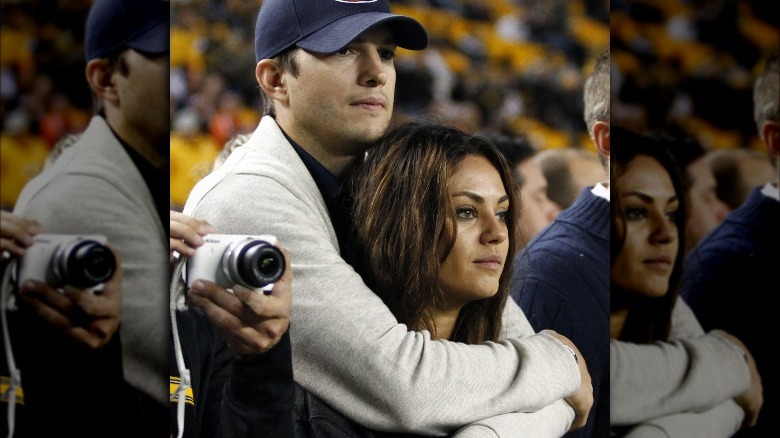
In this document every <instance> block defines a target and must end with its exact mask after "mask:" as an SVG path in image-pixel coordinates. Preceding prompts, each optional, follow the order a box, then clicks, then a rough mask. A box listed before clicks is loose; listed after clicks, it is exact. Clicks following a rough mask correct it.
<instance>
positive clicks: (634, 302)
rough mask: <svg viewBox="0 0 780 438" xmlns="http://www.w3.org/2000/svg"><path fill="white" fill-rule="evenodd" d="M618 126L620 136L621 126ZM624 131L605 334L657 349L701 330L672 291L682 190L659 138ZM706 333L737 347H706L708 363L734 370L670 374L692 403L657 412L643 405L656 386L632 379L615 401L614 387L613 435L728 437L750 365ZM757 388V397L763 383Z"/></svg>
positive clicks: (616, 163) (652, 365)
mask: <svg viewBox="0 0 780 438" xmlns="http://www.w3.org/2000/svg"><path fill="white" fill-rule="evenodd" d="M615 132H616V137H615V140H618V137H620V136H621V133H622V132H623V131H620V130H619V129H616V130H615ZM626 135H627V138H621V139H620V141H615V144H616V145H620V146H621V147H615V148H613V150H612V160H613V162H612V173H613V174H612V179H611V181H612V182H611V191H612V194H611V198H612V202H613V206H612V222H611V224H612V232H611V235H612V238H611V241H610V243H611V252H612V263H611V271H610V277H611V284H610V288H611V289H610V291H611V299H610V337H611V338H612V339H613V340H615V341H623V342H627V343H631V344H653V343H654V344H653V345H654V348H659V349H660V348H661V345H662V344H659V343H658V342H659V341H661V342H667V341H675V340H678V339H694V338H700V337H702V336H705V334H704V331H703V330H702V328H701V326H700V325H699V324H698V322H697V321H696V319H695V317H694V316H693V314H692V312H691V311H690V309H689V308H688V306H687V305H686V304H685V303H684V302H683V301H682V300H681V299H679V298H678V291H677V289H678V284H679V282H680V278H681V275H682V261H683V251H684V247H683V245H681V244H680V241H681V237H683V236H684V234H683V232H684V231H683V230H684V229H685V218H686V216H685V215H686V200H685V198H684V193H685V191H684V188H683V182H682V181H683V179H682V177H681V174H680V171H679V169H678V167H677V165H676V163H675V161H674V159H673V158H672V157H671V155H670V154H669V152H668V150H667V149H665V146H664V144H663V143H661V142H659V141H656V140H652V139H651V138H649V137H641V136H636V135H630V134H626ZM629 140H630V141H629ZM707 336H717V337H719V340H718V341H717V342H721V343H722V341H723V340H728V341H731V342H733V344H729V345H731V346H732V347H737V348H731V349H725V350H721V351H720V352H716V351H715V350H711V352H710V353H709V354H713V352H714V353H715V355H714V356H713V357H712V361H713V362H718V363H723V364H724V367H723V370H728V369H730V368H727V366H728V364H732V365H733V366H734V367H736V368H731V369H732V370H734V369H736V371H734V372H720V373H717V375H716V376H711V377H713V378H716V379H717V380H718V381H719V383H720V385H717V386H718V388H713V387H708V385H705V384H701V383H702V382H703V381H700V382H699V384H697V383H696V382H695V379H692V378H689V377H690V376H681V377H680V378H679V379H674V378H670V381H673V382H677V384H678V385H679V387H677V388H676V391H677V392H679V393H683V394H685V398H686V399H687V400H688V401H689V402H690V403H689V406H679V407H675V408H674V409H676V410H672V411H671V412H664V413H663V414H661V415H659V416H654V415H655V413H656V412H657V411H654V410H653V409H649V408H647V407H646V406H644V405H643V402H644V401H643V397H652V395H653V392H654V391H655V390H656V388H652V387H650V388H642V386H641V385H642V382H634V383H635V385H636V386H635V388H634V391H633V392H632V393H633V396H632V398H631V399H628V400H623V399H621V400H620V401H618V400H616V397H615V393H616V391H617V389H616V388H614V387H613V388H612V400H611V402H612V408H611V417H612V426H613V428H612V429H613V432H614V435H616V436H619V435H622V434H626V433H628V435H627V436H647V435H645V434H646V433H648V432H650V431H653V430H655V431H656V433H657V431H658V430H659V429H661V430H664V431H665V432H666V433H667V434H668V436H731V435H732V434H733V433H734V432H736V430H737V429H739V427H740V423H741V422H742V419H743V417H744V415H745V412H744V411H743V409H742V408H741V407H740V406H743V407H745V411H748V413H750V409H751V408H750V404H751V403H755V401H756V399H755V397H756V396H757V395H756V391H755V390H756V388H755V386H753V387H752V389H751V388H747V389H746V387H747V383H748V380H750V379H749V377H750V376H749V375H748V372H749V369H750V368H751V367H750V366H745V363H744V361H742V360H740V359H742V357H740V356H741V355H742V354H743V353H744V354H746V355H748V356H746V358H747V359H749V360H752V359H750V358H749V353H747V352H743V351H742V348H744V345H742V344H741V342H739V340H737V339H736V338H733V337H732V336H730V335H728V334H726V333H724V332H721V333H712V334H710V335H707ZM613 345H616V344H615V343H614V342H613ZM624 351H625V350H624ZM724 353H725V354H724ZM613 354H614V353H613ZM705 354H707V353H705ZM614 357H615V356H614V355H613V358H614ZM622 359H623V360H626V361H627V362H628V361H629V360H627V359H625V358H622ZM664 359H666V358H664ZM612 366H613V367H615V366H616V365H615V363H613V364H612ZM645 366H646V367H648V370H650V369H654V370H653V371H652V372H653V373H656V374H657V371H658V370H657V368H659V367H661V368H662V367H663V366H664V363H663V362H659V361H656V362H652V361H651V362H649V363H647V364H646V365H645ZM752 369H753V370H754V369H755V367H754V366H753V367H752ZM689 371H690V370H689ZM613 372H614V370H613ZM753 383H755V379H754V380H753ZM759 387H760V384H759ZM726 388H731V389H730V390H729V389H726ZM729 391H730V392H729ZM758 392H759V395H760V389H759V390H758ZM679 395H680V394H678V395H676V396H677V397H679ZM732 398H734V400H732ZM735 401H736V403H735ZM738 403H739V404H738ZM759 405H760V403H759Z"/></svg>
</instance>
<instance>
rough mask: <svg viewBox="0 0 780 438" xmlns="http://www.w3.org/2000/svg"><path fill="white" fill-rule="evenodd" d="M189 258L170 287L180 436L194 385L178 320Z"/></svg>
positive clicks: (182, 305) (182, 264)
mask: <svg viewBox="0 0 780 438" xmlns="http://www.w3.org/2000/svg"><path fill="white" fill-rule="evenodd" d="M186 260H187V258H186V257H184V256H182V257H181V259H180V260H179V262H178V263H177V264H176V268H174V271H173V275H172V276H171V288H170V310H171V330H172V332H173V348H174V351H175V354H176V367H177V368H178V370H179V387H178V388H176V392H175V393H174V395H172V396H171V397H176V400H177V401H176V422H177V426H178V429H179V433H178V435H177V437H178V438H181V437H182V434H184V408H185V404H186V401H187V390H188V389H190V388H191V387H192V380H191V376H190V370H189V369H187V365H186V364H185V363H184V353H183V352H182V349H181V340H180V339H179V326H178V324H177V322H176V311H177V310H182V311H184V310H186V309H187V307H186V305H185V304H184V298H185V297H184V285H183V284H182V283H181V282H180V281H179V280H180V277H181V271H182V266H184V264H185V263H186Z"/></svg>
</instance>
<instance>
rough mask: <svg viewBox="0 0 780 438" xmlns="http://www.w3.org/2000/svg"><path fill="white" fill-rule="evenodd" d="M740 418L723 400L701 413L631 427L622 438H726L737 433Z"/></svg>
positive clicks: (734, 407)
mask: <svg viewBox="0 0 780 438" xmlns="http://www.w3.org/2000/svg"><path fill="white" fill-rule="evenodd" d="M743 415H744V412H743V411H742V409H741V408H740V407H739V406H738V405H737V404H736V403H735V402H734V401H733V400H727V401H725V402H723V403H721V404H719V405H717V406H715V407H714V408H712V409H709V410H706V411H704V412H696V413H694V412H686V413H682V414H673V415H667V416H664V417H660V418H655V419H653V420H649V421H647V422H644V423H642V424H640V425H638V426H636V427H634V428H632V429H631V430H630V431H629V432H628V433H627V434H626V435H624V436H623V438H669V437H686V436H706V437H711V438H719V437H722V438H727V437H730V436H733V435H734V433H736V432H737V430H739V428H740V423H741V422H742V417H743Z"/></svg>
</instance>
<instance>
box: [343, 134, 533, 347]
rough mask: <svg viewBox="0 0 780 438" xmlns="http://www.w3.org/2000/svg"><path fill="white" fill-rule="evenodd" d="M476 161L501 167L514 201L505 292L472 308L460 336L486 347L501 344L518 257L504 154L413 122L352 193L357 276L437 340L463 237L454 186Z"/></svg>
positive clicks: (372, 161) (375, 158) (374, 155)
mask: <svg viewBox="0 0 780 438" xmlns="http://www.w3.org/2000/svg"><path fill="white" fill-rule="evenodd" d="M471 155H476V156H481V157H485V158H486V159H487V160H488V161H490V163H492V164H493V166H494V167H495V168H496V170H497V171H498V173H499V175H500V176H501V181H502V183H503V185H504V189H505V190H506V192H507V195H508V196H509V199H510V204H509V209H508V211H507V224H508V226H507V230H508V236H509V253H508V254H507V258H506V262H505V264H504V269H503V271H502V273H501V277H500V280H499V290H498V291H497V293H496V295H494V296H493V297H491V298H487V299H482V300H477V301H473V302H471V303H469V304H467V305H466V306H464V307H463V308H462V309H461V311H460V314H459V316H458V320H457V323H456V326H455V330H454V333H453V340H456V341H461V342H468V343H479V342H483V341H488V340H493V341H495V340H498V338H499V335H500V332H501V316H502V312H503V309H504V305H505V304H506V300H507V295H508V285H509V279H510V276H511V272H512V260H513V258H514V253H515V251H514V248H515V234H514V229H515V227H514V226H513V225H512V224H514V223H515V221H516V220H517V210H518V209H517V207H518V206H517V202H516V199H517V193H516V188H515V185H514V183H512V177H511V172H510V170H509V166H508V165H507V163H506V160H505V159H504V157H503V155H502V154H501V152H499V150H498V149H497V148H496V147H495V146H494V145H493V144H491V143H490V142H489V141H487V140H486V139H484V138H482V137H478V136H475V135H470V134H467V133H465V132H462V131H460V130H458V129H456V128H454V127H451V126H447V125H443V124H437V123H425V122H409V123H405V124H402V125H399V126H397V127H395V128H393V129H391V130H390V131H388V133H387V134H385V136H384V137H382V138H381V139H379V140H378V141H377V143H376V144H375V145H374V147H372V148H371V149H370V152H369V153H368V155H367V157H366V159H365V160H364V161H363V162H362V163H360V164H359V165H358V166H357V168H356V169H355V172H354V173H353V175H352V178H351V180H350V184H349V187H350V190H351V193H352V196H353V214H354V235H353V238H354V240H355V243H356V245H354V246H355V247H356V248H358V252H357V257H356V259H357V260H356V264H355V265H356V269H357V270H358V272H359V273H360V274H361V275H362V276H363V279H364V281H365V282H366V284H367V285H368V286H369V287H371V289H372V290H373V291H374V292H375V293H376V294H377V295H378V296H379V297H380V298H382V300H383V301H384V302H385V303H386V304H387V306H388V307H389V308H390V310H391V311H392V312H393V314H394V315H395V316H396V318H398V320H399V322H401V323H404V324H407V325H408V326H409V328H410V329H411V330H428V331H430V332H431V334H432V335H433V336H434V337H435V336H436V327H435V326H434V323H433V320H432V317H431V313H430V309H432V308H434V307H436V306H437V305H438V304H440V303H442V302H443V300H444V298H445V297H444V293H443V292H442V291H441V289H440V288H439V286H438V278H439V270H440V268H441V264H442V263H443V262H444V260H445V259H446V258H447V256H448V255H449V253H450V251H451V250H452V246H453V245H454V243H455V237H456V232H457V223H456V222H455V215H454V211H453V208H452V205H451V201H450V196H449V192H448V186H447V182H448V179H449V177H450V176H451V175H452V173H453V172H454V170H455V168H456V167H457V166H458V164H460V163H461V162H462V161H463V159H464V158H466V157H467V156H471ZM437 248H438V249H439V251H437ZM441 248H444V249H445V250H444V251H441Z"/></svg>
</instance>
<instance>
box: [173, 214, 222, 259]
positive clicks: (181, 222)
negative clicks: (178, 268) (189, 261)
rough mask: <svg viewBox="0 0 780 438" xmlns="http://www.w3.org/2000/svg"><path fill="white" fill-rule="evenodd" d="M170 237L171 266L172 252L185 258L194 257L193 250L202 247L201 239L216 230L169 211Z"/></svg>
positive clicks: (184, 215) (203, 222)
mask: <svg viewBox="0 0 780 438" xmlns="http://www.w3.org/2000/svg"><path fill="white" fill-rule="evenodd" d="M170 215H171V228H170V232H171V237H170V248H171V249H170V259H171V264H173V263H174V262H175V261H176V259H175V257H174V254H173V253H174V251H176V252H178V253H179V254H181V255H185V256H187V257H192V256H194V255H195V249H196V248H197V247H199V246H201V245H203V238H202V236H205V235H206V234H209V233H214V232H216V230H215V229H214V227H212V226H211V225H210V224H209V223H208V222H206V221H204V220H200V219H195V218H193V217H190V216H187V215H186V214H183V213H179V212H178V211H174V210H171V213H170Z"/></svg>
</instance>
